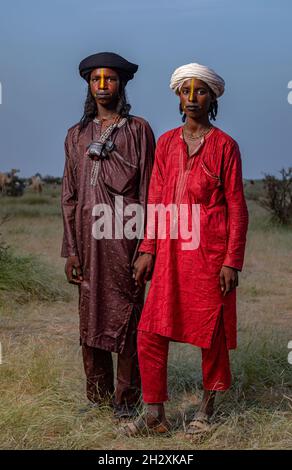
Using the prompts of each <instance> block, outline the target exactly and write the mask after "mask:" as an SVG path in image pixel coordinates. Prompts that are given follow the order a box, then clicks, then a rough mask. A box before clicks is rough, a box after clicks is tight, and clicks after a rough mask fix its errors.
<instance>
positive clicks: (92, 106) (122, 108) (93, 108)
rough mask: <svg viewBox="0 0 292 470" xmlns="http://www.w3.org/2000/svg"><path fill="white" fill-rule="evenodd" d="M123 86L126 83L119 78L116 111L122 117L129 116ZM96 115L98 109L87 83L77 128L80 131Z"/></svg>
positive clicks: (129, 106) (128, 106)
mask: <svg viewBox="0 0 292 470" xmlns="http://www.w3.org/2000/svg"><path fill="white" fill-rule="evenodd" d="M125 87H126V83H125V82H124V81H122V80H120V88H119V98H118V103H117V109H116V111H117V113H118V114H119V115H120V116H122V117H129V112H130V109H131V105H130V103H129V102H128V99H127V95H126V90H125ZM97 115H98V111H97V105H96V101H95V99H94V96H93V95H92V93H91V90H90V85H89V84H88V89H87V96H86V100H85V103H84V112H83V116H82V118H81V119H80V121H79V130H80V131H81V130H82V129H84V128H85V127H86V126H87V124H88V123H89V122H90V121H92V120H93V119H94V118H95V117H96V116H97Z"/></svg>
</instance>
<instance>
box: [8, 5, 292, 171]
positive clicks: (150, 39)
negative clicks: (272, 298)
mask: <svg viewBox="0 0 292 470" xmlns="http://www.w3.org/2000/svg"><path fill="white" fill-rule="evenodd" d="M291 22H292V2H291V0H281V1H279V0H278V1H276V0H245V1H242V0H241V1H240V0H168V1H167V0H147V1H146V0H145V1H144V2H142V1H137V0H136V1H135V0H123V1H121V0H111V1H110V2H107V1H106V0H103V1H99V0H82V1H81V0H50V1H47V0H46V1H44V0H23V1H21V0H9V1H8V0H2V1H1V18H0V82H1V84H2V104H1V105H0V129H1V135H0V171H8V170H9V169H11V168H19V169H20V170H21V175H22V176H30V175H32V174H35V173H36V172H40V173H41V174H42V175H45V174H50V175H56V176H57V175H61V174H62V172H63V162H64V153H63V143H64V138H65V135H66V132H67V129H68V128H69V127H71V126H72V125H73V124H75V123H76V122H77V121H78V120H79V119H80V117H81V115H82V111H83V103H84V99H85V94H86V84H85V82H84V81H83V80H82V79H81V78H80V77H79V74H78V64H79V62H80V60H81V59H83V58H84V57H86V56H87V55H90V54H93V53H95V52H101V51H112V52H116V53H118V54H121V55H123V56H124V57H126V58H127V59H128V60H130V61H132V62H135V63H137V64H139V70H138V72H137V74H136V77H135V79H134V80H133V81H132V82H130V83H129V85H128V96H129V99H130V102H131V104H132V113H133V114H136V115H138V116H142V117H144V118H146V119H147V120H148V121H149V122H150V124H151V125H152V127H153V130H154V132H155V135H156V136H157V137H158V136H159V135H161V134H162V133H163V132H165V131H166V130H168V129H171V128H173V127H177V126H179V125H180V124H181V119H180V115H179V112H178V102H177V97H176V96H175V95H174V94H173V92H172V91H171V90H170V89H169V79H170V75H171V73H172V72H173V70H174V69H175V68H176V67H178V66H180V65H182V64H185V63H189V62H200V63H202V64H205V65H209V66H211V67H212V68H214V69H215V70H216V71H217V72H218V73H219V74H220V75H222V76H223V78H224V79H225V82H226V92H225V94H224V96H223V97H221V98H220V99H219V113H218V118H217V121H216V125H217V126H218V127H220V128H222V129H223V130H224V131H226V132H227V133H229V134H230V135H231V136H232V137H234V138H235V139H236V140H237V141H238V143H239V145H240V148H241V152H242V159H243V171H244V176H245V177H246V178H260V177H262V176H263V174H264V173H273V174H277V172H278V170H280V169H281V168H282V167H288V166H292V153H291V140H292V126H291V124H292V105H291V104H289V103H288V100H287V96H288V92H289V90H288V82H289V81H290V80H292V27H291Z"/></svg>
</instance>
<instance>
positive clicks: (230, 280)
mask: <svg viewBox="0 0 292 470" xmlns="http://www.w3.org/2000/svg"><path fill="white" fill-rule="evenodd" d="M220 286H221V292H222V294H223V296H224V297H225V295H226V294H228V293H229V292H231V291H232V290H233V289H234V288H235V287H237V286H238V273H237V269H235V268H230V267H229V266H222V269H221V271H220Z"/></svg>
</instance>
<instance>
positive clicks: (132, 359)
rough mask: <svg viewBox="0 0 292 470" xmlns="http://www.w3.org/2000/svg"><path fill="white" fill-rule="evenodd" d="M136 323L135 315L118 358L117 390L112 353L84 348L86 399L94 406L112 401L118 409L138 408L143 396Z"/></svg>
mask: <svg viewBox="0 0 292 470" xmlns="http://www.w3.org/2000/svg"><path fill="white" fill-rule="evenodd" d="M137 323H138V317H137V314H136V312H135V310H134V311H133V313H132V316H131V319H130V323H129V327H128V332H127V336H126V341H125V347H124V349H123V353H122V354H118V355H117V356H118V358H117V380H116V387H114V368H113V358H112V353H111V352H110V351H105V350H104V349H99V348H93V347H91V346H88V345H87V344H82V356H83V365H84V371H85V375H86V393H87V398H88V400H90V401H91V402H93V403H100V402H101V401H104V400H107V399H111V397H112V396H113V394H114V404H115V405H127V406H131V405H136V404H137V403H138V401H139V399H140V395H141V379H140V372H139V366H138V354H137Z"/></svg>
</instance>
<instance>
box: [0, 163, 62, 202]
mask: <svg viewBox="0 0 292 470" xmlns="http://www.w3.org/2000/svg"><path fill="white" fill-rule="evenodd" d="M19 171H20V170H17V169H15V168H12V170H11V171H9V172H7V173H4V172H0V196H22V195H23V194H24V191H25V190H26V189H27V190H30V191H33V192H34V193H38V194H41V193H42V191H43V187H44V185H45V184H53V185H54V186H55V187H56V186H58V185H60V184H61V182H62V179H61V178H59V177H54V176H45V177H42V176H41V175H40V174H39V173H36V174H35V175H33V176H31V177H30V178H20V177H19V175H18V173H19Z"/></svg>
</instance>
